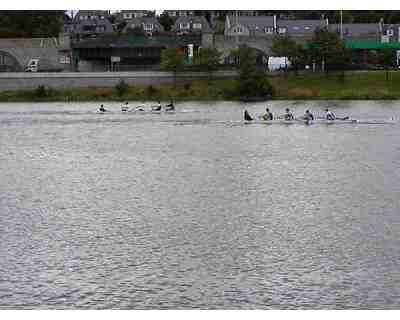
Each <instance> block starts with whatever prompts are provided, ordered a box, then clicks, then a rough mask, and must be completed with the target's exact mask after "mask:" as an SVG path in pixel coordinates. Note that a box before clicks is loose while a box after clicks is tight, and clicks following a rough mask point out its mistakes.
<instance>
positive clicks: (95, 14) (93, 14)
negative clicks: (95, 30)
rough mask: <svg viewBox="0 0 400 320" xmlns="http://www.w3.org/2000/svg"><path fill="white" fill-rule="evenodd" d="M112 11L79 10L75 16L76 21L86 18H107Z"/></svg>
mask: <svg viewBox="0 0 400 320" xmlns="http://www.w3.org/2000/svg"><path fill="white" fill-rule="evenodd" d="M108 17H110V13H109V12H108V11H104V10H79V11H78V13H77V14H76V15H75V17H74V22H78V21H85V20H105V19H107V18H108Z"/></svg>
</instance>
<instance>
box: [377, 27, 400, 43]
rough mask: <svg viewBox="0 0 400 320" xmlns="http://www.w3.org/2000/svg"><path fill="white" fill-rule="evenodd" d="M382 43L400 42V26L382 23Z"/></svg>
mask: <svg viewBox="0 0 400 320" xmlns="http://www.w3.org/2000/svg"><path fill="white" fill-rule="evenodd" d="M380 32H381V42H400V24H383V23H380Z"/></svg>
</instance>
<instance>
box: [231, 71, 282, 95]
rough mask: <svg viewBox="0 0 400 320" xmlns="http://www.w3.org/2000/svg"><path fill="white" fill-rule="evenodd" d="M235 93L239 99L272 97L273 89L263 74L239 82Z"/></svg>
mask: <svg viewBox="0 0 400 320" xmlns="http://www.w3.org/2000/svg"><path fill="white" fill-rule="evenodd" d="M237 93H238V94H239V97H241V98H264V97H273V96H274V95H275V88H274V87H273V86H272V85H271V83H270V82H269V81H268V79H267V77H266V76H265V75H264V74H257V75H256V76H255V77H253V78H247V79H241V80H239V82H238V88H237Z"/></svg>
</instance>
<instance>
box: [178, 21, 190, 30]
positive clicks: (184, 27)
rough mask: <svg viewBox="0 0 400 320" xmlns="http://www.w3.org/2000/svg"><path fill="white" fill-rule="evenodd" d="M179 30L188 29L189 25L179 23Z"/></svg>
mask: <svg viewBox="0 0 400 320" xmlns="http://www.w3.org/2000/svg"><path fill="white" fill-rule="evenodd" d="M179 29H190V24H189V23H186V22H185V23H180V24H179Z"/></svg>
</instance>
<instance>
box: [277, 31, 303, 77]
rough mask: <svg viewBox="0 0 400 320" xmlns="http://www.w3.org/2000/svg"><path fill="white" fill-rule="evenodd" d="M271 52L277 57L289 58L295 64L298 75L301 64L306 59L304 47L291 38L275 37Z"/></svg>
mask: <svg viewBox="0 0 400 320" xmlns="http://www.w3.org/2000/svg"><path fill="white" fill-rule="evenodd" d="M271 51H272V53H273V54H274V55H275V56H278V57H287V58H288V59H289V61H290V62H291V63H292V64H293V67H294V69H295V70H296V73H297V70H298V67H299V64H300V63H301V62H302V61H304V59H305V54H304V49H303V46H302V45H300V44H298V43H296V41H295V40H293V39H292V38H290V37H289V36H276V37H274V39H273V40H272V47H271Z"/></svg>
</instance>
